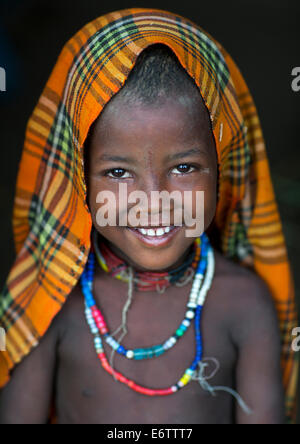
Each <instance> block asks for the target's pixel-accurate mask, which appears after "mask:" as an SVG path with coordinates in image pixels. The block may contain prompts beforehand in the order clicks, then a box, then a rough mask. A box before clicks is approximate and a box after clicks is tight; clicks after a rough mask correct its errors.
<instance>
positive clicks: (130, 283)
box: [109, 267, 134, 381]
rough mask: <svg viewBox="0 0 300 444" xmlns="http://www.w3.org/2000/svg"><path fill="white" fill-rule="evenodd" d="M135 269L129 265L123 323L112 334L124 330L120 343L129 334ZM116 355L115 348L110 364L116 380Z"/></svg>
mask: <svg viewBox="0 0 300 444" xmlns="http://www.w3.org/2000/svg"><path fill="white" fill-rule="evenodd" d="M133 281H134V279H133V270H132V267H129V277H128V298H127V301H126V303H125V305H124V307H123V310H122V324H121V325H120V326H119V327H118V328H117V329H116V330H115V331H114V332H113V333H112V334H111V336H112V337H113V336H115V335H116V334H117V333H118V332H119V331H120V330H121V329H122V330H123V333H122V334H121V336H120V337H119V338H118V339H117V341H118V343H119V344H120V343H121V341H122V340H123V339H124V337H125V336H126V335H127V333H128V330H127V313H128V310H129V308H130V305H131V302H132V298H133ZM114 356H115V350H114V349H113V350H112V352H111V355H110V362H109V364H110V366H111V369H112V371H113V377H114V379H115V381H117V378H116V377H115V372H114V368H113V360H114Z"/></svg>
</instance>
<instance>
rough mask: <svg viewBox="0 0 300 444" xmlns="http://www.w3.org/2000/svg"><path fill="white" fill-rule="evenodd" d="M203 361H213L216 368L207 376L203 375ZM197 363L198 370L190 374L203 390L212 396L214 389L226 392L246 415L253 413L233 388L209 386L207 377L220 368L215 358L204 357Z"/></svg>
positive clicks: (204, 365) (211, 376)
mask: <svg viewBox="0 0 300 444" xmlns="http://www.w3.org/2000/svg"><path fill="white" fill-rule="evenodd" d="M204 361H213V362H214V363H215V364H216V368H215V369H214V371H213V372H212V373H211V374H210V375H208V376H204V371H205V368H206V367H207V366H208V363H207V362H204ZM198 365H199V370H198V372H197V370H195V372H194V374H193V376H192V379H193V380H195V381H198V382H199V384H200V386H201V387H202V389H203V390H205V391H208V392H209V393H210V394H211V395H212V396H216V393H215V392H216V391H224V392H227V393H229V394H230V395H232V396H233V397H234V398H235V399H236V401H237V403H238V404H239V406H240V407H241V409H242V410H243V411H244V412H245V413H246V414H247V415H251V414H252V413H253V410H251V409H250V407H248V406H247V404H246V403H245V402H244V400H243V399H242V397H241V396H240V395H239V394H238V393H237V392H236V391H235V390H233V389H231V388H230V387H225V386H211V385H210V384H209V383H208V382H207V381H208V380H209V379H212V378H213V377H214V376H215V374H216V373H217V372H218V370H219V369H220V363H219V361H218V360H217V359H216V358H204V359H203V360H202V361H200V362H198Z"/></svg>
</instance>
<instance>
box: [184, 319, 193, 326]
mask: <svg viewBox="0 0 300 444" xmlns="http://www.w3.org/2000/svg"><path fill="white" fill-rule="evenodd" d="M182 325H184V326H185V327H189V326H190V325H191V323H190V321H188V320H187V319H184V321H182Z"/></svg>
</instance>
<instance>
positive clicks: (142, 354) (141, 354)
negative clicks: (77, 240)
mask: <svg viewBox="0 0 300 444" xmlns="http://www.w3.org/2000/svg"><path fill="white" fill-rule="evenodd" d="M207 248H208V242H207V238H204V239H203V241H202V251H201V261H202V265H201V269H200V268H199V269H200V270H201V273H202V274H197V275H196V277H195V279H194V283H193V288H192V291H191V293H190V297H189V300H188V303H187V311H186V313H185V317H184V319H183V321H182V322H181V324H180V326H179V328H178V329H177V330H176V332H175V333H174V334H173V335H172V336H171V337H170V338H169V339H168V340H166V341H165V342H164V343H163V344H159V345H155V346H153V347H148V348H137V349H134V350H127V349H125V347H123V346H122V345H121V344H120V343H119V342H118V341H117V340H115V339H114V338H113V336H112V335H111V334H110V333H109V331H108V328H107V325H106V323H105V320H104V317H103V315H102V313H101V311H100V310H99V309H98V308H97V307H96V302H95V300H94V298H93V296H92V295H90V296H89V300H90V304H91V308H86V316H87V317H88V318H89V320H90V319H91V318H94V319H97V322H98V325H99V329H100V333H101V335H102V336H103V338H104V340H105V341H106V343H107V344H108V345H109V346H110V347H111V348H112V349H113V350H115V351H116V352H117V353H118V354H121V355H123V356H125V357H126V358H128V359H135V360H142V359H149V358H153V357H156V356H160V355H162V354H164V353H165V352H166V351H167V350H169V349H170V348H172V347H173V346H174V345H175V344H176V343H177V341H178V340H179V339H180V338H181V337H182V336H183V335H184V334H185V332H186V331H187V330H188V328H189V326H190V325H191V320H192V319H193V318H194V317H195V310H196V308H197V302H196V298H197V294H198V290H199V288H200V285H201V282H202V279H203V275H204V273H205V270H206V267H207ZM92 260H94V259H92Z"/></svg>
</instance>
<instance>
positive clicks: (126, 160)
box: [96, 154, 136, 163]
mask: <svg viewBox="0 0 300 444" xmlns="http://www.w3.org/2000/svg"><path fill="white" fill-rule="evenodd" d="M97 161H99V162H100V161H101V162H103V161H109V162H123V163H136V161H135V159H133V158H132V157H127V156H126V157H125V156H113V155H111V154H102V155H101V156H99V157H97V158H96V162H97Z"/></svg>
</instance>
